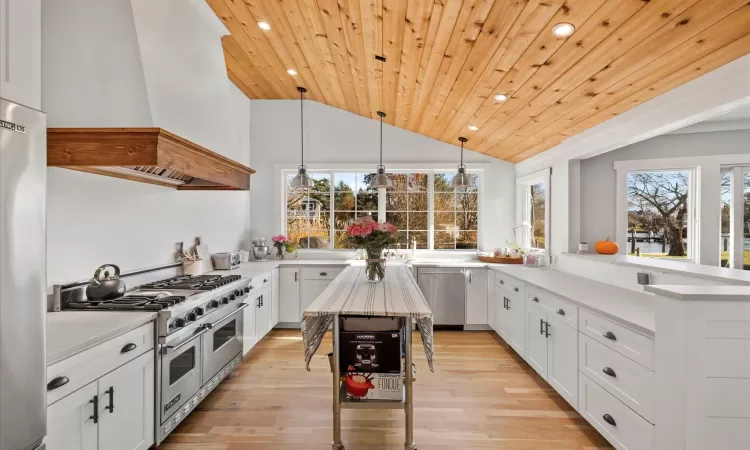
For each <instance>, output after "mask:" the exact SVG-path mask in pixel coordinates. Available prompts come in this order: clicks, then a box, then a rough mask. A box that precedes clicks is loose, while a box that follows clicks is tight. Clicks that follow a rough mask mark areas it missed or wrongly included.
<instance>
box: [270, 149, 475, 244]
mask: <svg viewBox="0 0 750 450" xmlns="http://www.w3.org/2000/svg"><path fill="white" fill-rule="evenodd" d="M376 165H377V164H376V163H373V164H367V165H364V164H356V165H350V164H307V171H308V173H310V174H315V173H321V172H328V173H329V177H330V178H329V180H330V181H329V184H330V186H331V192H330V195H331V206H330V214H331V216H330V217H331V219H330V220H331V221H333V218H334V208H335V207H334V186H335V183H337V181H336V175H335V174H336V173H374V172H375V171H374V170H373V167H375V166H376ZM489 168H490V164H487V163H470V167H468V168H467V170H466V171H467V172H468V173H476V174H477V175H478V176H479V188H478V200H477V250H478V249H479V248H481V244H482V242H481V241H482V234H481V233H482V231H481V229H482V228H483V226H482V225H483V222H482V216H483V213H482V210H483V209H484V207H483V206H484V182H485V177H484V174H485V170H486V169H489ZM274 169H275V172H276V175H277V181H278V182H279V183H280V185H277V186H279V187H280V189H277V190H276V195H279V197H277V200H278V201H277V208H279V213H278V214H277V217H278V222H277V226H276V229H280V230H282V234H286V233H287V217H286V214H287V204H286V201H287V196H288V193H289V189H290V188H289V184H288V182H287V175H288V174H290V173H291V174H294V173H296V172H297V166H293V165H286V164H284V165H279V164H277V165H275V166H274ZM455 171H456V168H455V167H452V166H450V165H449V163H441V164H434V163H426V164H419V165H412V164H389V165H388V167H387V173H389V174H390V173H426V174H427V176H428V188H427V203H428V205H427V208H428V211H427V213H428V214H427V220H428V230H427V239H428V246H427V248H424V249H419V251H436V252H454V253H462V252H463V253H468V252H470V253H476V251H477V250H474V249H471V250H469V249H435V245H434V244H435V210H434V197H433V194H434V177H435V174H439V173H453V172H455ZM385 207H386V189H384V188H380V189H378V216H377V219H378V221H380V220H384V219H385V217H386V214H387V211H386V210H385ZM330 228H331V229H330V230H329V246H328V248H304V249H303V248H300V249H298V251H300V252H321V251H352V250H351V249H343V248H334V245H335V244H334V237H335V234H334V233H335V226H333V223H331V227H330Z"/></svg>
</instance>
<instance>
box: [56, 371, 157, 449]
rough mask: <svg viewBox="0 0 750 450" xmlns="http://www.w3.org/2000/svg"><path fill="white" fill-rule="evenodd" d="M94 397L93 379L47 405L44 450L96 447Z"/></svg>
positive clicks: (95, 388)
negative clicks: (45, 449)
mask: <svg viewBox="0 0 750 450" xmlns="http://www.w3.org/2000/svg"><path fill="white" fill-rule="evenodd" d="M96 396H97V382H96V381H94V382H93V383H90V384H88V385H86V386H85V387H83V388H81V389H79V390H77V391H76V392H74V393H72V394H70V395H68V396H67V397H65V398H63V399H62V400H60V401H58V402H57V403H55V404H53V405H51V406H49V407H48V408H47V438H46V442H47V450H96V448H97V441H96V439H97V435H96V431H97V427H98V423H97V422H98V419H97V422H94V405H95V403H94V397H96ZM97 402H98V400H97ZM152 425H153V424H152Z"/></svg>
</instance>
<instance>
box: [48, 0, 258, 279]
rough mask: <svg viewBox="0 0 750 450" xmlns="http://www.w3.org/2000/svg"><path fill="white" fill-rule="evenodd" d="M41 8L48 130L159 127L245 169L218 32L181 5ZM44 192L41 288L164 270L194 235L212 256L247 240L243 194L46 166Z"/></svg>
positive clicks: (122, 2) (243, 135)
mask: <svg viewBox="0 0 750 450" xmlns="http://www.w3.org/2000/svg"><path fill="white" fill-rule="evenodd" d="M42 8H43V10H42V13H43V30H42V31H43V33H42V34H43V68H44V70H43V87H44V88H43V94H42V106H43V108H44V110H46V111H47V112H48V124H49V126H50V127H60V126H63V127H107V126H109V127H133V126H157V127H163V128H165V129H167V130H169V131H171V132H173V133H175V134H178V135H180V136H183V137H185V138H187V139H190V140H192V141H194V142H196V143H198V144H200V145H203V146H205V147H207V148H209V149H211V150H213V151H216V152H218V153H221V154H223V155H224V156H227V157H229V158H232V159H234V160H237V161H239V162H240V163H243V164H246V165H251V164H250V153H249V150H248V148H249V141H250V129H249V128H250V126H249V122H250V101H249V100H248V99H247V98H246V97H245V96H244V94H242V93H241V92H240V91H239V90H238V89H237V88H235V87H234V85H232V84H231V82H230V81H229V80H228V79H227V77H226V72H225V69H224V61H223V56H222V48H221V42H220V35H221V32H220V30H217V29H216V27H212V26H210V24H209V22H207V21H209V20H211V19H210V17H206V16H205V15H202V14H203V12H202V11H200V10H199V9H196V8H194V6H193V5H192V3H190V2H184V1H181V0H163V1H160V2H147V1H144V0H134V1H133V4H132V8H131V2H130V1H127V0H108V1H106V2H102V1H98V0H73V1H71V0H43V5H42ZM134 13H135V14H134ZM214 20H218V19H216V18H215V17H214ZM136 32H137V33H138V37H136ZM170 33H173V35H170V36H168V35H169V34H170ZM47 192H48V200H47V274H48V275H47V280H48V281H47V282H48V285H49V286H50V289H51V286H52V285H53V284H57V283H64V282H70V281H76V280H80V279H83V278H86V277H89V276H91V274H93V271H94V269H95V268H96V267H97V266H98V265H99V264H102V263H116V264H118V265H120V267H121V268H122V269H123V270H132V269H138V268H144V267H150V266H154V265H159V264H165V263H170V262H173V261H174V257H173V252H174V249H175V243H176V242H179V241H184V242H185V244H186V245H191V244H192V242H193V238H194V237H196V236H201V237H202V238H203V240H204V242H205V243H206V244H208V246H209V248H210V249H211V251H213V252H216V251H228V250H236V249H238V248H239V246H240V244H241V243H242V241H243V240H245V239H246V238H247V237H248V232H247V231H248V227H249V216H250V193H249V192H228V191H216V192H191V191H176V190H173V189H170V188H166V187H160V186H152V185H148V184H144V183H137V182H131V181H126V180H120V179H116V178H110V177H104V176H100V175H92V174H87V173H81V172H75V171H72V170H66V169H58V168H50V169H49V170H48V180H47Z"/></svg>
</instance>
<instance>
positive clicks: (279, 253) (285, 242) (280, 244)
mask: <svg viewBox="0 0 750 450" xmlns="http://www.w3.org/2000/svg"><path fill="white" fill-rule="evenodd" d="M271 240H272V241H273V246H274V247H276V259H284V250H286V249H287V248H288V247H290V246H293V245H294V244H293V243H292V241H290V240H289V238H287V237H286V236H284V235H283V234H277V235H276V236H274V237H272V238H271Z"/></svg>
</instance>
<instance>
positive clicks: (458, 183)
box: [451, 136, 471, 189]
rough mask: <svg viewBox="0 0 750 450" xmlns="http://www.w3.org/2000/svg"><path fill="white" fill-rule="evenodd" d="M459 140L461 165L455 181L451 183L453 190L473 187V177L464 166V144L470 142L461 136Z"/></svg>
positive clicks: (454, 177) (454, 178)
mask: <svg viewBox="0 0 750 450" xmlns="http://www.w3.org/2000/svg"><path fill="white" fill-rule="evenodd" d="M458 140H459V141H461V164H459V165H458V172H457V173H456V175H455V176H453V181H451V187H452V188H453V189H459V188H465V187H469V186H471V177H470V176H469V174H468V173H466V166H465V165H464V142H466V141H468V139H466V138H465V137H463V136H461V137H460V138H458Z"/></svg>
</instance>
